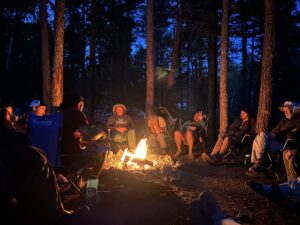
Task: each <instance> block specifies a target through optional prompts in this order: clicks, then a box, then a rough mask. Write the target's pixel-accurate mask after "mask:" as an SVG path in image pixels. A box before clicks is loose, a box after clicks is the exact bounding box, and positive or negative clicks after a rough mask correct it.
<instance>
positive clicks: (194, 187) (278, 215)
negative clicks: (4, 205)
mask: <svg viewBox="0 0 300 225" xmlns="http://www.w3.org/2000/svg"><path fill="white" fill-rule="evenodd" d="M195 153H196V159H194V160H189V159H188V158H187V155H183V156H182V157H181V158H180V162H181V163H182V165H181V166H180V167H178V168H176V169H174V170H172V171H171V172H170V171H169V173H168V172H166V171H150V170H149V171H147V170H146V171H124V170H118V169H108V170H104V171H103V172H102V174H101V176H100V188H99V191H100V204H99V205H98V206H97V207H96V208H95V210H94V211H93V213H91V214H89V215H87V216H83V217H81V218H80V219H78V220H77V221H76V224H89V225H94V224H95V225H96V224H97V225H100V224H103V225H138V224H139V225H140V224H143V225H146V224H162V225H193V224H195V222H194V221H193V219H192V210H191V202H193V201H194V200H195V199H197V198H198V196H199V194H200V193H201V192H203V191H210V192H211V193H212V194H213V195H214V196H215V198H216V199H217V201H218V202H219V204H220V207H221V209H222V211H224V212H225V213H226V214H228V215H231V216H236V215H240V216H242V218H244V221H245V222H246V223H245V224H256V225H271V224H272V225H277V224H278V225H282V224H286V225H294V224H300V216H299V214H295V213H292V212H288V211H287V210H285V209H282V208H280V207H278V206H277V205H275V204H273V203H272V202H270V201H268V200H267V199H265V198H263V197H262V196H260V195H259V194H257V193H255V192H254V191H252V190H251V189H250V188H249V187H248V186H247V184H246V182H247V181H249V178H247V177H246V176H245V175H244V173H245V171H246V170H247V168H246V167H245V166H243V165H235V166H225V165H222V166H212V165H208V164H206V163H205V162H203V161H202V160H201V157H199V156H200V154H201V152H200V151H197V152H195ZM258 181H259V182H264V183H272V182H275V180H274V179H273V180H272V179H268V180H266V179H265V180H258ZM64 201H65V204H66V206H67V207H73V208H74V207H77V206H78V207H79V206H80V205H82V204H83V201H84V200H83V198H82V197H81V198H80V197H79V196H78V195H72V194H69V195H65V196H64ZM203 225H205V224H203Z"/></svg>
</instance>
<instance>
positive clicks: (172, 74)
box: [168, 5, 183, 90]
mask: <svg viewBox="0 0 300 225" xmlns="http://www.w3.org/2000/svg"><path fill="white" fill-rule="evenodd" d="M178 10H179V12H178V17H177V29H176V35H175V41H174V47H173V52H172V63H171V70H170V73H169V76H168V90H170V89H171V88H172V87H173V85H174V81H175V71H176V68H177V64H178V55H179V50H180V35H181V26H182V11H183V5H181V6H179V9H178Z"/></svg>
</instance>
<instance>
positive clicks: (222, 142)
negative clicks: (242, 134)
mask: <svg viewBox="0 0 300 225" xmlns="http://www.w3.org/2000/svg"><path fill="white" fill-rule="evenodd" d="M230 145H231V142H230V138H229V137H228V136H226V137H221V136H219V137H218V140H217V142H216V144H215V146H214V148H213V150H212V152H211V154H213V155H216V154H224V153H225V152H227V151H228V149H229V147H230Z"/></svg>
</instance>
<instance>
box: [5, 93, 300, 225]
mask: <svg viewBox="0 0 300 225" xmlns="http://www.w3.org/2000/svg"><path fill="white" fill-rule="evenodd" d="M83 109H84V99H83V98H82V97H81V96H79V95H69V96H67V97H66V99H65V101H64V102H63V103H62V105H61V107H60V109H59V112H60V113H61V114H62V118H63V125H62V127H63V129H62V131H63V132H62V137H61V142H60V151H61V153H62V154H82V157H78V159H80V160H79V161H73V160H72V161H66V162H65V163H66V164H72V163H73V164H74V163H75V164H77V165H78V164H80V163H84V162H86V161H90V162H93V163H92V164H91V165H92V166H91V168H92V170H91V175H94V176H97V177H98V176H99V175H100V173H101V169H102V166H103V163H104V160H105V156H106V153H105V152H104V153H100V152H98V151H96V150H95V146H96V144H97V143H98V142H99V140H100V141H102V142H103V143H104V144H106V142H107V141H108V138H109V139H110V140H112V141H113V142H114V143H117V144H116V146H117V148H123V147H124V146H123V143H124V142H126V147H128V149H129V150H134V149H135V147H136V134H135V129H134V123H133V121H132V118H131V117H130V116H129V115H127V114H126V106H125V105H123V104H116V105H114V106H113V108H112V112H113V115H112V116H111V117H110V118H109V119H108V122H107V125H106V127H105V128H103V129H97V130H96V131H97V132H94V133H93V135H90V134H88V133H89V131H91V125H90V124H89V121H88V119H87V117H86V116H85V114H84V112H83ZM279 109H280V110H281V111H282V112H283V113H284V118H283V119H282V120H281V121H280V122H279V123H278V124H277V126H276V127H275V128H274V129H273V130H272V131H271V132H270V133H268V132H261V133H259V134H257V135H255V121H254V119H253V118H251V116H250V112H249V109H247V108H242V109H241V112H240V117H239V118H238V119H236V120H235V121H234V122H233V123H232V124H231V125H230V127H229V128H228V131H227V132H226V133H220V134H219V136H218V140H217V142H216V144H215V146H214V148H213V149H212V151H211V153H210V154H207V153H203V154H202V157H201V158H202V159H203V160H204V161H205V162H208V163H210V164H217V162H219V161H222V160H223V156H224V154H226V153H227V151H228V150H229V148H230V147H231V146H232V145H237V144H239V143H241V141H242V139H243V137H244V136H245V135H249V137H251V140H253V144H252V153H251V163H252V166H251V167H250V168H249V170H248V171H247V172H246V175H247V176H250V177H256V176H259V175H261V173H264V172H265V156H266V153H268V152H280V151H281V150H283V161H284V165H285V169H286V174H287V180H288V183H285V184H282V185H279V186H274V185H273V186H266V185H262V184H258V183H255V182H249V183H248V185H249V187H251V188H252V189H253V190H255V191H257V192H258V193H260V194H262V195H264V196H266V197H268V198H269V199H272V198H273V197H272V196H273V195H274V193H277V194H278V193H281V194H280V195H279V196H281V199H279V200H278V201H283V200H284V199H286V198H287V197H288V196H290V195H291V194H292V195H293V196H294V198H295V199H296V201H298V202H299V200H300V194H299V193H300V185H299V183H300V182H299V180H300V176H299V173H300V169H299V159H300V157H299V145H298V144H299V131H300V113H298V111H297V107H296V105H295V103H293V102H289V101H287V102H285V103H284V104H283V106H282V107H279ZM13 111H14V110H13V106H12V105H11V104H6V105H4V106H3V107H2V108H1V111H0V132H1V134H0V135H1V139H3V138H4V139H5V143H4V144H3V145H2V146H1V154H2V155H3V156H5V157H1V160H0V166H1V169H2V171H6V173H2V177H1V180H2V181H3V182H2V183H4V185H2V186H1V189H0V197H1V199H4V200H5V201H1V210H2V209H3V210H4V211H7V210H8V209H9V208H10V207H11V204H12V201H17V202H18V204H20V206H21V207H22V204H23V201H24V207H23V210H25V211H27V210H26V209H25V208H31V206H28V205H27V204H29V205H30V204H32V205H33V204H38V203H37V202H34V201H33V202H32V203H28V202H27V203H26V204H25V201H26V199H27V200H28V199H29V198H31V197H32V196H33V193H32V192H28V196H19V191H20V188H22V189H31V186H30V185H29V186H28V187H26V186H22V185H19V186H18V185H17V186H18V188H17V189H14V188H12V187H15V185H16V182H18V183H19V184H28V183H31V182H32V181H33V180H32V179H33V177H31V176H29V175H28V177H26V176H23V177H22V178H21V177H20V178H17V179H19V180H15V179H16V177H18V176H16V175H14V174H13V172H12V171H15V168H14V167H15V164H11V162H10V161H9V160H11V159H12V158H13V157H16V161H18V160H21V159H22V158H26V157H28V159H30V158H31V157H33V158H34V159H35V160H37V162H36V164H32V165H31V166H32V167H26V166H25V165H24V167H26V168H28V174H29V173H30V171H33V170H35V171H37V174H36V176H38V177H40V178H41V179H42V176H41V175H39V173H40V174H43V175H45V176H46V177H47V179H44V180H43V179H42V180H40V181H39V182H40V184H39V185H41V186H40V187H39V188H41V189H40V190H41V191H42V190H46V189H47V190H48V189H51V190H52V189H53V190H52V192H51V193H52V194H51V195H50V197H49V196H48V197H49V198H51V199H52V200H50V199H48V197H47V199H45V197H44V198H43V197H42V193H41V198H40V199H36V200H37V201H45V202H48V203H49V208H51V210H50V211H48V212H45V211H43V210H46V209H43V208H40V209H39V210H40V211H41V216H42V215H43V213H46V214H47V216H54V215H55V217H53V219H52V220H51V221H53V220H54V219H55V218H56V219H58V218H59V217H61V216H63V215H68V214H70V212H69V211H67V210H65V209H64V207H63V204H62V201H61V199H60V196H59V192H58V189H57V177H56V174H55V173H54V171H53V169H52V167H51V165H50V164H49V162H48V160H47V158H46V157H45V155H44V153H43V152H42V151H40V150H39V149H37V148H34V147H30V146H28V145H30V126H29V125H28V118H29V117H30V114H31V113H34V114H35V115H37V116H44V115H46V114H47V107H46V105H45V104H43V103H41V102H40V101H39V100H34V101H32V102H31V103H30V112H28V113H26V114H25V115H24V116H22V117H21V118H18V117H17V116H15V115H14V112H13ZM147 126H148V128H149V135H148V142H149V145H151V144H152V143H153V142H155V141H157V142H158V143H159V150H160V152H161V153H162V154H166V153H167V151H168V143H167V139H168V137H170V135H171V134H170V133H169V131H168V128H167V123H166V118H165V114H164V112H163V110H162V109H161V108H158V109H157V111H155V112H153V113H150V115H148V117H147ZM206 129H207V116H206V115H205V114H204V113H203V112H202V111H197V112H196V113H195V114H194V116H193V119H192V120H188V121H186V122H185V123H183V125H182V126H181V127H180V128H179V129H177V130H175V131H174V142H175V144H176V147H177V151H176V153H175V155H174V157H175V158H178V157H180V156H181V154H182V145H187V146H188V158H189V159H193V158H194V155H193V148H194V145H195V143H196V142H200V143H203V142H205V132H206ZM93 131H94V130H93ZM287 139H289V141H290V144H286V145H285V144H284V143H285V141H286V140H287ZM283 148H285V149H283ZM16 151H20V154H15V155H14V156H12V155H10V154H14V152H16ZM21 153H22V154H21ZM23 153H24V154H23ZM87 153H88V154H87ZM26 154H28V156H26ZM19 156H20V159H19V158H18V157H19ZM24 163H26V162H24ZM27 163H29V162H27ZM19 165H20V166H21V165H22V164H19ZM29 170H30V171H29ZM45 170H46V171H47V173H45ZM25 172H26V171H24V174H25ZM12 176H14V177H13V179H12ZM32 190H33V191H34V190H35V189H32ZM25 198H26V199H25ZM53 199H55V200H53ZM32 208H34V206H32ZM49 208H47V210H49ZM27 213H28V215H29V217H30V213H32V212H27ZM35 213H36V212H35ZM44 216H45V215H44ZM37 219H38V218H37ZM49 221H50V220H49Z"/></svg>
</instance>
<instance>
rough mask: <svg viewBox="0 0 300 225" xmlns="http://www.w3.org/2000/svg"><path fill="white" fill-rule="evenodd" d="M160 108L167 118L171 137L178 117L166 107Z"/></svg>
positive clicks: (168, 131)
mask: <svg viewBox="0 0 300 225" xmlns="http://www.w3.org/2000/svg"><path fill="white" fill-rule="evenodd" d="M159 110H161V112H163V113H164V114H165V120H166V123H167V133H168V135H169V136H170V137H172V133H173V131H174V128H175V125H176V123H177V121H178V118H176V117H173V116H172V115H171V114H170V113H169V111H168V110H167V109H166V108H165V107H159Z"/></svg>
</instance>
